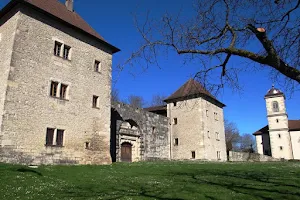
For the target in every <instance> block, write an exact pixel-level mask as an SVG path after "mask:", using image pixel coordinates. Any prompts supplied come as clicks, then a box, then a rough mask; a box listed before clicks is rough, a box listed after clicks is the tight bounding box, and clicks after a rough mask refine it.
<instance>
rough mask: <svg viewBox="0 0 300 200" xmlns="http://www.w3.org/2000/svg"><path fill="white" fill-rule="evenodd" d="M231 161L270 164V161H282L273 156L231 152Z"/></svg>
mask: <svg viewBox="0 0 300 200" xmlns="http://www.w3.org/2000/svg"><path fill="white" fill-rule="evenodd" d="M229 161H232V162H247V161H257V162H269V161H280V159H277V158H273V157H271V156H266V155H261V154H258V153H247V152H234V151H229Z"/></svg>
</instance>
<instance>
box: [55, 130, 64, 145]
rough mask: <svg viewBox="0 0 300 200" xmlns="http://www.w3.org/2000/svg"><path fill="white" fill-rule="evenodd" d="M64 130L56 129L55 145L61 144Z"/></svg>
mask: <svg viewBox="0 0 300 200" xmlns="http://www.w3.org/2000/svg"><path fill="white" fill-rule="evenodd" d="M63 139H64V130H61V129H57V131H56V146H60V147H62V146H63Z"/></svg>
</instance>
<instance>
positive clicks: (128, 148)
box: [121, 142, 132, 162]
mask: <svg viewBox="0 0 300 200" xmlns="http://www.w3.org/2000/svg"><path fill="white" fill-rule="evenodd" d="M121 161H122V162H132V145H131V144H130V143H128V142H124V143H123V144H122V145H121Z"/></svg>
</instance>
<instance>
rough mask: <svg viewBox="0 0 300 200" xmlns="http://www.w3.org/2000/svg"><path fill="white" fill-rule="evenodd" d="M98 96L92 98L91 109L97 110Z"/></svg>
mask: <svg viewBox="0 0 300 200" xmlns="http://www.w3.org/2000/svg"><path fill="white" fill-rule="evenodd" d="M98 98H99V97H98V96H95V95H94V96H93V108H98Z"/></svg>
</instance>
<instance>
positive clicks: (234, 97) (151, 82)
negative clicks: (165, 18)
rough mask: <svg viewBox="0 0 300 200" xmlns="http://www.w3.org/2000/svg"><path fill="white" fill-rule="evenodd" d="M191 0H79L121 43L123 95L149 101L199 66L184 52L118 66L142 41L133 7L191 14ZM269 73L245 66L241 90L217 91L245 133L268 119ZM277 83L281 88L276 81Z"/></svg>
mask: <svg viewBox="0 0 300 200" xmlns="http://www.w3.org/2000/svg"><path fill="white" fill-rule="evenodd" d="M62 1H63V0H62ZM8 2H9V0H1V1H0V7H1V8H2V7H3V6H4V5H5V4H6V3H8ZM193 2H194V1H192V0H185V1H182V0H164V1H162V0H152V1H149V0H127V1H124V0H114V1H113V0H112V1H100V0H75V11H76V12H77V13H79V14H80V15H81V16H82V17H83V18H84V19H85V20H86V21H87V22H88V23H89V24H90V25H91V26H92V27H93V28H94V29H95V30H96V31H98V32H99V33H100V34H101V35H102V36H103V37H104V38H105V39H106V40H107V41H108V42H110V43H111V44H113V45H115V46H116V47H118V48H120V49H121V52H119V53H116V54H115V55H114V57H113V80H114V87H115V88H117V89H118V90H119V93H120V97H121V98H122V99H125V98H126V97H127V96H128V95H130V94H134V95H140V96H143V97H144V99H145V100H146V101H148V102H149V101H151V98H152V96H153V95H155V94H160V95H165V96H168V95H170V94H171V93H173V92H174V91H175V90H176V89H178V88H179V87H180V86H181V85H182V84H184V83H185V82H186V81H187V80H188V79H189V78H191V77H193V76H194V75H195V73H196V72H197V71H198V70H199V69H200V67H199V65H198V63H189V64H183V62H182V57H181V56H178V55H176V54H169V55H168V56H167V55H165V56H161V57H160V58H159V64H160V68H158V67H157V66H153V67H150V68H149V69H147V70H146V71H143V70H141V69H140V68H139V66H134V68H131V67H129V66H127V67H125V69H124V70H123V71H119V70H118V69H117V68H116V66H117V65H118V64H121V63H122V62H124V60H126V58H128V56H129V55H130V53H131V52H132V51H133V50H135V49H136V48H137V47H138V44H139V41H141V37H140V35H139V34H138V32H137V30H136V28H135V26H134V23H133V16H132V13H138V14H139V16H145V15H146V12H147V11H150V14H151V16H152V17H156V18H159V17H160V16H162V15H163V14H164V13H165V12H166V11H167V12H169V13H171V14H172V13H176V12H178V11H179V10H181V11H182V12H183V14H184V15H185V16H188V15H189V14H190V13H191V12H190V11H191V9H192V5H193ZM141 19H142V18H141ZM242 61H243V60H240V59H234V60H233V61H232V62H230V65H235V66H236V65H241V62H242ZM241 67H243V66H242V65H241ZM132 74H133V75H132ZM269 74H270V71H269V70H268V69H263V68H262V69H261V70H256V71H252V70H248V71H245V72H242V73H240V76H239V80H240V83H241V86H242V90H241V91H240V92H239V93H237V92H233V91H232V90H231V89H230V88H226V87H225V89H224V90H223V91H222V92H221V93H220V94H219V95H218V99H219V100H220V101H222V102H223V103H224V104H226V107H225V109H224V114H225V118H226V119H228V120H229V121H232V122H235V123H236V124H237V126H238V128H239V130H240V132H241V133H253V132H254V131H256V130H257V129H259V128H261V127H263V126H265V125H266V124H267V120H266V108H265V101H264V95H265V94H266V92H267V90H268V89H270V88H271V86H272V83H273V82H272V80H271V78H270V76H269ZM275 86H277V87H279V89H281V88H280V86H278V84H276V83H275ZM298 88H299V87H298ZM283 92H285V91H283ZM299 99H300V91H296V92H295V93H294V94H293V96H292V97H291V98H287V100H286V105H287V112H288V115H289V119H300V113H299Z"/></svg>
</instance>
